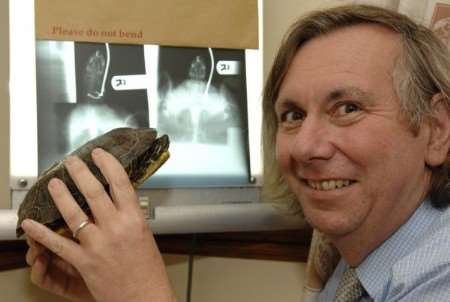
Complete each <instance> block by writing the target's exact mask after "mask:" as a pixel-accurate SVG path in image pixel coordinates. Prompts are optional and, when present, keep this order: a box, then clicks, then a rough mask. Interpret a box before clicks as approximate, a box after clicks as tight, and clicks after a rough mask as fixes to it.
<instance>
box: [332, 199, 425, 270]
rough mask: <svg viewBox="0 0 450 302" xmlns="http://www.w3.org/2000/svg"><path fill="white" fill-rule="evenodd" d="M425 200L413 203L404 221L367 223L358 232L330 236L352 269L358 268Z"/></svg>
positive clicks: (403, 218)
mask: <svg viewBox="0 0 450 302" xmlns="http://www.w3.org/2000/svg"><path fill="white" fill-rule="evenodd" d="M422 202H423V200H420V202H417V203H415V204H414V203H411V208H410V209H409V211H408V212H407V213H406V214H405V215H404V216H403V217H402V219H396V220H391V221H389V219H386V221H385V223H383V225H375V224H372V223H367V224H365V225H364V226H361V227H360V228H359V229H358V230H356V231H354V232H352V233H350V234H346V235H344V236H328V238H329V239H330V241H331V242H332V243H333V244H334V246H335V247H336V248H337V249H338V251H339V253H340V255H341V256H342V257H343V258H344V259H345V261H346V262H347V264H348V265H349V266H351V267H357V266H358V265H359V264H360V263H361V262H363V261H364V259H365V258H366V257H367V256H368V255H369V254H370V253H371V252H372V251H373V250H375V249H376V248H378V247H379V246H381V245H382V244H383V242H384V241H385V240H387V239H388V238H389V237H390V236H391V235H392V234H393V233H395V232H396V231H397V230H398V229H399V228H400V227H401V226H402V225H403V224H404V223H406V221H407V220H408V219H409V218H410V217H411V216H412V215H413V214H414V212H415V211H416V210H417V208H418V207H419V206H420V205H421V203H422Z"/></svg>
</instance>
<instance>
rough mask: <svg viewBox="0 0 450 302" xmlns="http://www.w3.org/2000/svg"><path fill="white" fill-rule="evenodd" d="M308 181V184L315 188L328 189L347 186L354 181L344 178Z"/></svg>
mask: <svg viewBox="0 0 450 302" xmlns="http://www.w3.org/2000/svg"><path fill="white" fill-rule="evenodd" d="M307 183H308V186H310V187H311V188H313V189H314V190H323V191H327V190H335V189H340V188H343V187H347V186H349V185H351V184H352V181H351V180H343V179H336V180H324V181H313V180H308V181H307Z"/></svg>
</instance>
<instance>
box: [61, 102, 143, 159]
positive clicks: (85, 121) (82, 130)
mask: <svg viewBox="0 0 450 302" xmlns="http://www.w3.org/2000/svg"><path fill="white" fill-rule="evenodd" d="M137 126H138V123H137V122H136V120H135V119H134V117H133V115H129V114H119V113H117V112H116V111H114V110H113V109H112V108H110V107H108V106H106V105H94V104H89V105H84V106H77V107H76V108H74V110H73V111H72V112H71V113H70V114H69V117H68V121H67V126H66V127H67V130H68V150H67V151H66V153H67V152H72V151H73V150H75V149H76V148H78V147H79V146H81V145H82V144H84V143H85V142H87V141H88V140H90V139H93V138H94V137H96V136H99V135H101V134H104V133H106V132H108V131H109V130H112V129H114V128H119V127H137Z"/></svg>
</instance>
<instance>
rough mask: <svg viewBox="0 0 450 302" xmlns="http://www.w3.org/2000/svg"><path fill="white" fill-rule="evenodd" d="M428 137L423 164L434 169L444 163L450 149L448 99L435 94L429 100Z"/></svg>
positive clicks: (449, 108) (440, 94) (449, 110)
mask: <svg viewBox="0 0 450 302" xmlns="http://www.w3.org/2000/svg"><path fill="white" fill-rule="evenodd" d="M428 120H429V127H430V129H429V131H430V137H429V141H428V148H427V153H426V155H425V162H426V164H427V165H428V166H431V167H436V166H439V165H441V164H443V163H444V162H445V160H446V159H447V155H448V153H449V148H450V107H449V104H448V99H447V98H446V97H444V96H443V95H442V93H437V94H435V95H434V96H433V97H432V98H431V117H429V118H428Z"/></svg>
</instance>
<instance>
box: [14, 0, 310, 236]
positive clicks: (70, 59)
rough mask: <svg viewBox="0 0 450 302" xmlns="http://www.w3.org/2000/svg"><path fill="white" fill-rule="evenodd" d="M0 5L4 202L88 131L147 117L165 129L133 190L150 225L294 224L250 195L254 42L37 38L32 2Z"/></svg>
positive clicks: (256, 94)
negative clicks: (4, 29)
mask: <svg viewBox="0 0 450 302" xmlns="http://www.w3.org/2000/svg"><path fill="white" fill-rule="evenodd" d="M9 5H10V31H11V34H10V121H11V122H10V123H11V125H10V131H11V133H10V149H11V150H10V169H11V171H10V173H11V174H10V175H11V178H10V186H11V190H12V204H11V205H12V208H13V209H16V208H17V207H18V206H19V205H20V203H21V201H22V199H23V197H24V195H25V194H26V192H27V190H28V189H29V188H30V187H31V186H32V185H33V183H34V182H35V181H36V179H37V176H38V175H39V174H40V173H42V172H43V171H44V170H45V169H46V168H48V167H49V166H50V165H52V164H53V162H55V161H57V160H60V159H62V158H63V157H64V156H65V155H66V154H68V153H69V152H71V151H73V150H74V149H76V148H77V147H78V146H80V145H81V144H83V143H84V142H86V141H87V140H89V139H91V138H93V137H95V136H98V135H100V134H102V133H104V132H106V131H108V130H110V129H113V128H117V127H123V126H128V127H152V128H156V129H157V131H158V133H159V134H168V135H169V137H170V139H171V145H170V148H169V151H170V153H171V158H170V159H169V161H168V162H167V163H166V164H165V165H164V166H163V167H162V168H161V169H160V170H159V171H158V172H157V173H156V174H155V175H154V176H152V177H151V178H150V180H149V181H147V182H146V183H144V184H143V186H142V187H141V188H140V189H139V190H138V194H139V197H140V202H141V206H142V207H143V209H144V210H145V211H147V214H148V219H149V222H150V225H151V226H152V229H153V231H154V232H155V233H191V232H223V231H250V230H275V229H289V228H297V227H299V224H301V223H302V222H301V221H299V219H298V217H295V216H292V215H289V214H287V213H286V211H285V210H284V207H282V206H274V205H273V204H270V203H262V202H261V201H260V190H261V184H262V164H261V160H262V156H261V130H260V129H261V117H262V113H261V88H262V59H261V58H262V56H261V52H260V51H259V50H238V49H215V48H183V47H168V46H158V45H124V44H110V43H88V42H73V41H50V40H40V41H36V39H35V36H34V1H33V0H26V1H10V3H9ZM261 10H262V7H261V6H260V15H262V14H261ZM260 28H261V26H260ZM260 40H262V39H260ZM260 44H261V45H262V43H261V41H260Z"/></svg>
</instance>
